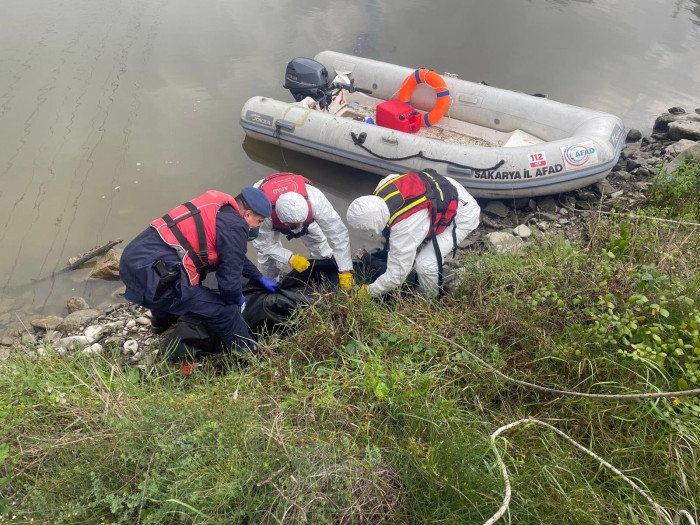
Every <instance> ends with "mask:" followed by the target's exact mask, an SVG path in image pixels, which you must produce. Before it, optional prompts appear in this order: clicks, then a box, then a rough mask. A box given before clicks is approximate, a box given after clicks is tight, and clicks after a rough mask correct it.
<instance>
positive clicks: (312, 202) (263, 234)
mask: <svg viewBox="0 0 700 525" xmlns="http://www.w3.org/2000/svg"><path fill="white" fill-rule="evenodd" d="M255 186H256V187H257V188H260V189H261V190H262V191H263V192H264V193H265V195H267V197H268V198H269V199H270V202H271V203H272V213H271V216H270V217H269V218H268V219H265V222H263V223H262V225H261V226H260V231H259V232H258V237H257V239H255V240H253V246H254V247H255V249H256V250H257V251H258V266H259V267H260V270H261V271H262V273H263V275H264V276H265V277H268V278H270V279H277V277H278V276H279V274H280V271H281V269H282V268H283V267H284V266H285V265H286V264H290V265H291V266H292V268H294V269H295V270H297V271H298V272H303V271H304V270H306V269H307V268H308V267H309V261H308V260H307V259H306V258H305V257H303V256H301V255H299V254H297V253H294V252H293V251H291V250H288V249H286V248H284V247H283V246H282V239H281V236H282V235H284V236H286V238H287V240H291V239H296V238H300V239H301V242H303V243H304V246H306V248H307V249H308V250H309V253H310V254H311V257H313V258H317V259H330V258H331V256H333V257H334V258H335V262H336V264H337V265H338V271H339V279H340V287H341V288H342V289H343V290H345V291H348V290H350V288H352V285H353V276H352V258H351V255H350V237H349V235H348V229H347V228H346V227H345V224H343V221H342V219H341V218H340V216H339V215H338V213H336V211H335V209H334V208H333V205H332V204H331V203H330V202H329V201H328V199H327V198H326V196H325V195H324V194H323V192H321V190H319V189H318V188H315V187H314V186H313V185H312V183H311V181H310V180H309V179H307V178H305V177H302V176H301V175H295V174H294V173H273V174H272V175H269V176H267V177H266V178H264V179H263V180H261V181H258V182H257V183H255Z"/></svg>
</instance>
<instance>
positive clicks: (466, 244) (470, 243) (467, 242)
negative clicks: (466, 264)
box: [457, 238, 475, 250]
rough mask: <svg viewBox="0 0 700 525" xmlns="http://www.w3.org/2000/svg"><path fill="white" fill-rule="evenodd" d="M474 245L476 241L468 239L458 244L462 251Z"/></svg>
mask: <svg viewBox="0 0 700 525" xmlns="http://www.w3.org/2000/svg"><path fill="white" fill-rule="evenodd" d="M474 244H475V243H474V241H472V240H471V239H468V238H467V239H463V240H462V242H458V243H457V248H461V249H463V250H464V249H466V248H470V247H471V246H473V245H474Z"/></svg>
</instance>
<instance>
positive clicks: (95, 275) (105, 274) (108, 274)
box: [89, 248, 122, 280]
mask: <svg viewBox="0 0 700 525" xmlns="http://www.w3.org/2000/svg"><path fill="white" fill-rule="evenodd" d="M121 254H122V252H121V250H115V249H114V248H112V249H111V250H109V251H108V252H107V253H105V254H104V255H103V256H102V257H100V258H99V259H98V260H97V263H95V267H94V268H93V269H92V271H91V272H90V276H89V279H108V280H116V279H119V259H120V258H121Z"/></svg>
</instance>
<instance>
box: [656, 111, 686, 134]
mask: <svg viewBox="0 0 700 525" xmlns="http://www.w3.org/2000/svg"><path fill="white" fill-rule="evenodd" d="M692 117H693V116H692V115H687V114H685V115H672V114H671V113H664V114H663V115H661V116H660V117H658V118H657V119H656V120H655V121H654V130H653V131H654V133H667V132H668V127H669V125H670V124H671V123H672V122H677V121H678V120H686V121H688V120H694V119H693V118H692Z"/></svg>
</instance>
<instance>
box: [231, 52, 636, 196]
mask: <svg viewBox="0 0 700 525" xmlns="http://www.w3.org/2000/svg"><path fill="white" fill-rule="evenodd" d="M315 60H317V61H319V62H321V63H322V64H323V65H324V66H325V67H326V68H327V69H328V72H329V74H330V76H331V78H332V77H333V76H335V75H342V76H346V77H348V78H350V79H353V80H354V82H355V85H356V86H358V87H362V88H366V89H371V90H372V95H371V96H368V95H363V94H361V93H358V92H355V93H347V92H346V91H343V92H342V94H341V96H340V97H338V98H339V100H337V101H335V102H334V105H332V107H331V108H329V109H330V111H321V110H319V109H317V108H316V107H315V106H314V105H313V104H309V102H312V101H311V99H305V100H304V101H302V102H299V103H294V102H292V103H288V102H283V101H279V100H274V99H271V98H267V97H262V96H256V97H253V98H251V99H249V100H248V101H247V102H246V103H245V105H244V106H243V109H242V110H241V120H240V123H241V126H242V127H243V128H244V130H245V132H246V134H247V135H248V136H249V137H251V138H255V139H259V140H262V141H265V142H269V143H272V144H279V145H281V146H282V147H285V148H288V149H291V150H295V151H299V152H302V153H306V154H308V155H313V156H315V157H319V158H322V159H326V160H330V161H333V162H338V163H341V164H345V165H348V166H352V167H355V168H359V169H363V170H367V171H370V172H374V173H377V174H378V175H381V176H385V175H386V174H388V173H404V172H407V171H415V170H420V169H423V168H433V169H435V170H437V171H438V172H439V173H443V174H445V175H448V176H450V177H453V178H455V179H457V180H459V181H460V182H461V183H462V184H463V185H464V187H465V188H467V190H469V192H470V193H471V194H472V195H474V196H475V197H481V198H496V199H506V198H517V197H533V196H538V195H550V194H556V193H561V192H566V191H571V190H575V189H578V188H581V187H584V186H588V185H590V184H593V183H595V182H597V181H599V180H601V179H603V178H605V176H606V175H607V174H608V173H609V172H610V170H611V169H612V167H613V166H614V165H615V163H616V162H617V160H618V157H619V155H620V151H621V149H622V147H623V146H624V140H623V139H624V137H625V133H624V126H623V123H622V121H621V120H620V119H619V118H617V117H615V116H613V115H610V114H607V113H602V112H599V111H593V110H590V109H585V108H580V107H575V106H571V105H568V104H562V103H560V102H555V101H552V100H547V99H546V98H542V97H536V96H532V95H527V94H524V93H518V92H514V91H508V90H504V89H499V88H495V87H490V86H486V85H483V84H476V83H473V82H469V81H466V80H460V79H458V78H454V77H451V76H443V78H444V80H445V82H446V84H447V87H448V88H449V90H450V96H451V105H450V107H449V109H448V112H447V114H446V115H445V116H444V117H443V118H442V119H440V120H439V121H438V122H437V123H436V124H435V125H434V126H433V127H431V128H421V130H420V131H418V132H417V133H404V132H400V131H395V130H392V129H389V128H383V127H379V126H377V125H374V124H370V123H366V122H365V121H364V118H365V117H366V116H371V111H372V109H373V108H374V107H376V105H377V104H378V103H381V102H383V101H385V100H389V99H391V98H396V96H397V93H398V90H399V87H400V86H401V83H402V82H403V80H404V79H405V78H406V77H407V76H408V75H409V74H411V73H413V71H414V70H413V69H410V68H406V67H401V66H397V65H394V64H389V63H385V62H379V61H376V60H370V59H366V58H359V57H355V56H352V55H345V54H341V53H335V52H332V51H323V52H321V53H319V54H318V55H317V56H316V57H315ZM424 88H427V89H424ZM434 101H435V94H434V92H433V90H432V88H430V87H429V86H425V85H421V86H419V88H417V89H416V90H415V91H414V92H413V96H412V99H411V102H412V104H413V106H414V107H416V108H417V109H420V110H423V111H429V110H430V109H431V108H432V106H433V104H434ZM368 111H369V112H370V113H368ZM362 134H364V136H362ZM353 136H354V138H353ZM361 136H362V138H363V139H364V140H363V141H362V144H359V145H358V144H357V142H358V137H361ZM370 152H371V153H370ZM429 159H432V160H429ZM496 166H497V167H496Z"/></svg>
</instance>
